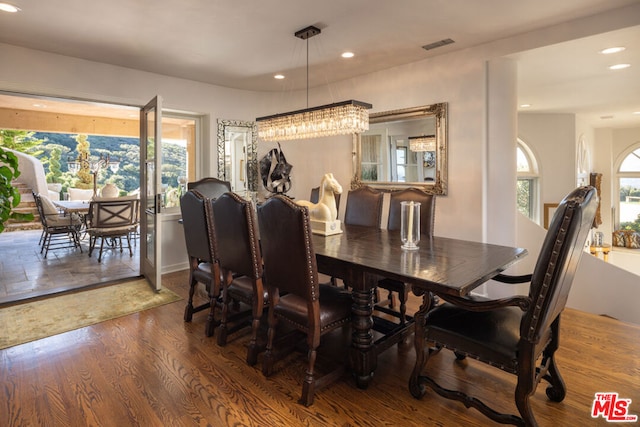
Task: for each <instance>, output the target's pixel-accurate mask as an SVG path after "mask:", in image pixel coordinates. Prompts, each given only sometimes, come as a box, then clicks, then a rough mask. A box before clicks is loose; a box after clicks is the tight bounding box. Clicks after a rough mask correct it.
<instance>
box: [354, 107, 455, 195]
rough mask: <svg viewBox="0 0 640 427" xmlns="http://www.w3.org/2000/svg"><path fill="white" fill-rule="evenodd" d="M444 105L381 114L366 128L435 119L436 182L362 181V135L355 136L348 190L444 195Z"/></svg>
mask: <svg viewBox="0 0 640 427" xmlns="http://www.w3.org/2000/svg"><path fill="white" fill-rule="evenodd" d="M447 109H448V106H447V103H446V102H441V103H438V104H431V105H425V106H421V107H412V108H404V109H400V110H391V111H383V112H380V113H372V114H370V115H369V124H375V123H385V122H399V121H403V120H415V119H419V118H425V119H426V118H430V117H433V118H434V119H435V137H436V159H435V168H436V169H435V178H434V180H433V181H429V182H390V181H366V180H362V179H361V177H362V146H361V135H360V134H356V135H354V142H353V144H354V149H353V171H354V173H353V177H352V179H351V188H352V189H354V188H359V187H362V186H365V185H367V186H370V187H373V188H378V189H381V190H385V191H393V190H400V189H403V188H408V187H417V188H420V189H422V190H424V191H426V192H427V193H430V194H438V195H446V194H447V143H448V136H447Z"/></svg>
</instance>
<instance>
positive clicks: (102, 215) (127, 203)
mask: <svg viewBox="0 0 640 427" xmlns="http://www.w3.org/2000/svg"><path fill="white" fill-rule="evenodd" d="M137 209H138V200H135V199H133V200H109V201H106V200H100V201H92V202H91V204H90V205H89V221H88V222H89V228H93V229H109V228H121V227H128V226H132V225H134V224H135V223H136V211H137Z"/></svg>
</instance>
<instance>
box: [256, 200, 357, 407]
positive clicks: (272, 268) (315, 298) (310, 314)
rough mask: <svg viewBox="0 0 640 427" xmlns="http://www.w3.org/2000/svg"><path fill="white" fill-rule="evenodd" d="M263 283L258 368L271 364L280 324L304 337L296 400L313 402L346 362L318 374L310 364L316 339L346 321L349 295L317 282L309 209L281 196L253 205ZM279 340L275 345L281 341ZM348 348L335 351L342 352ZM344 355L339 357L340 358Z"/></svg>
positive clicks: (267, 370)
mask: <svg viewBox="0 0 640 427" xmlns="http://www.w3.org/2000/svg"><path fill="white" fill-rule="evenodd" d="M258 219H259V224H260V236H261V242H262V254H263V260H264V273H265V283H266V285H267V288H268V290H269V313H268V319H269V331H268V334H267V337H268V338H267V348H266V352H265V355H264V358H263V362H262V372H263V374H264V375H265V376H269V375H271V374H272V372H273V368H274V363H275V362H276V360H275V359H276V353H278V354H281V353H282V352H281V351H278V352H276V350H275V349H274V347H275V335H276V327H277V325H278V323H279V322H282V323H284V324H285V325H286V326H288V327H290V328H292V329H293V330H298V331H301V332H303V333H304V334H305V335H306V339H307V347H308V352H307V369H306V372H305V375H304V380H303V384H302V396H301V398H300V403H302V404H304V405H305V406H309V405H311V404H313V400H314V395H315V392H316V390H319V389H321V388H323V387H325V386H326V385H328V384H330V383H331V382H333V381H334V380H336V379H338V378H339V377H340V376H341V375H342V373H343V372H344V369H345V365H346V363H335V364H334V365H333V367H334V369H333V370H332V371H331V372H330V373H327V374H325V375H323V376H322V377H319V378H317V377H316V372H315V364H316V358H317V352H318V347H319V345H320V338H321V337H322V336H324V335H325V334H327V333H329V332H331V331H333V330H335V329H337V328H341V327H344V326H347V325H349V323H350V321H351V304H352V299H351V295H350V294H349V293H348V292H344V291H343V290H341V289H340V288H336V287H335V286H331V285H320V284H319V283H318V270H317V264H316V257H315V252H314V250H313V245H312V236H311V226H310V222H309V210H308V208H306V207H303V206H299V205H297V204H295V203H293V202H292V201H291V200H290V199H288V198H286V197H284V196H280V195H277V196H274V197H272V198H270V199H269V200H267V202H266V203H264V204H263V205H261V206H260V207H259V208H258ZM283 341H285V340H283V339H280V340H279V341H278V343H282V342H283ZM346 353H348V352H346V351H345V352H340V354H346ZM342 357H344V356H342Z"/></svg>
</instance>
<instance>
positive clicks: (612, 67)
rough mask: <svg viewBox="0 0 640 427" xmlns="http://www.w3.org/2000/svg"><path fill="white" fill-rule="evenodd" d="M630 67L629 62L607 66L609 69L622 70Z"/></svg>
mask: <svg viewBox="0 0 640 427" xmlns="http://www.w3.org/2000/svg"><path fill="white" fill-rule="evenodd" d="M629 67H631V64H616V65H612V66H610V67H609V69H610V70H623V69H625V68H629Z"/></svg>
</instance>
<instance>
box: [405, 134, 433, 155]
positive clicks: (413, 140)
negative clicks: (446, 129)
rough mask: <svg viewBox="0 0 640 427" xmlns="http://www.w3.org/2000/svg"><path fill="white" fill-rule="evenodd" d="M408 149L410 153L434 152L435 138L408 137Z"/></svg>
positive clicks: (424, 136) (426, 136)
mask: <svg viewBox="0 0 640 427" xmlns="http://www.w3.org/2000/svg"><path fill="white" fill-rule="evenodd" d="M409 149H410V150H411V151H436V136H435V135H423V136H410V137H409Z"/></svg>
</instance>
